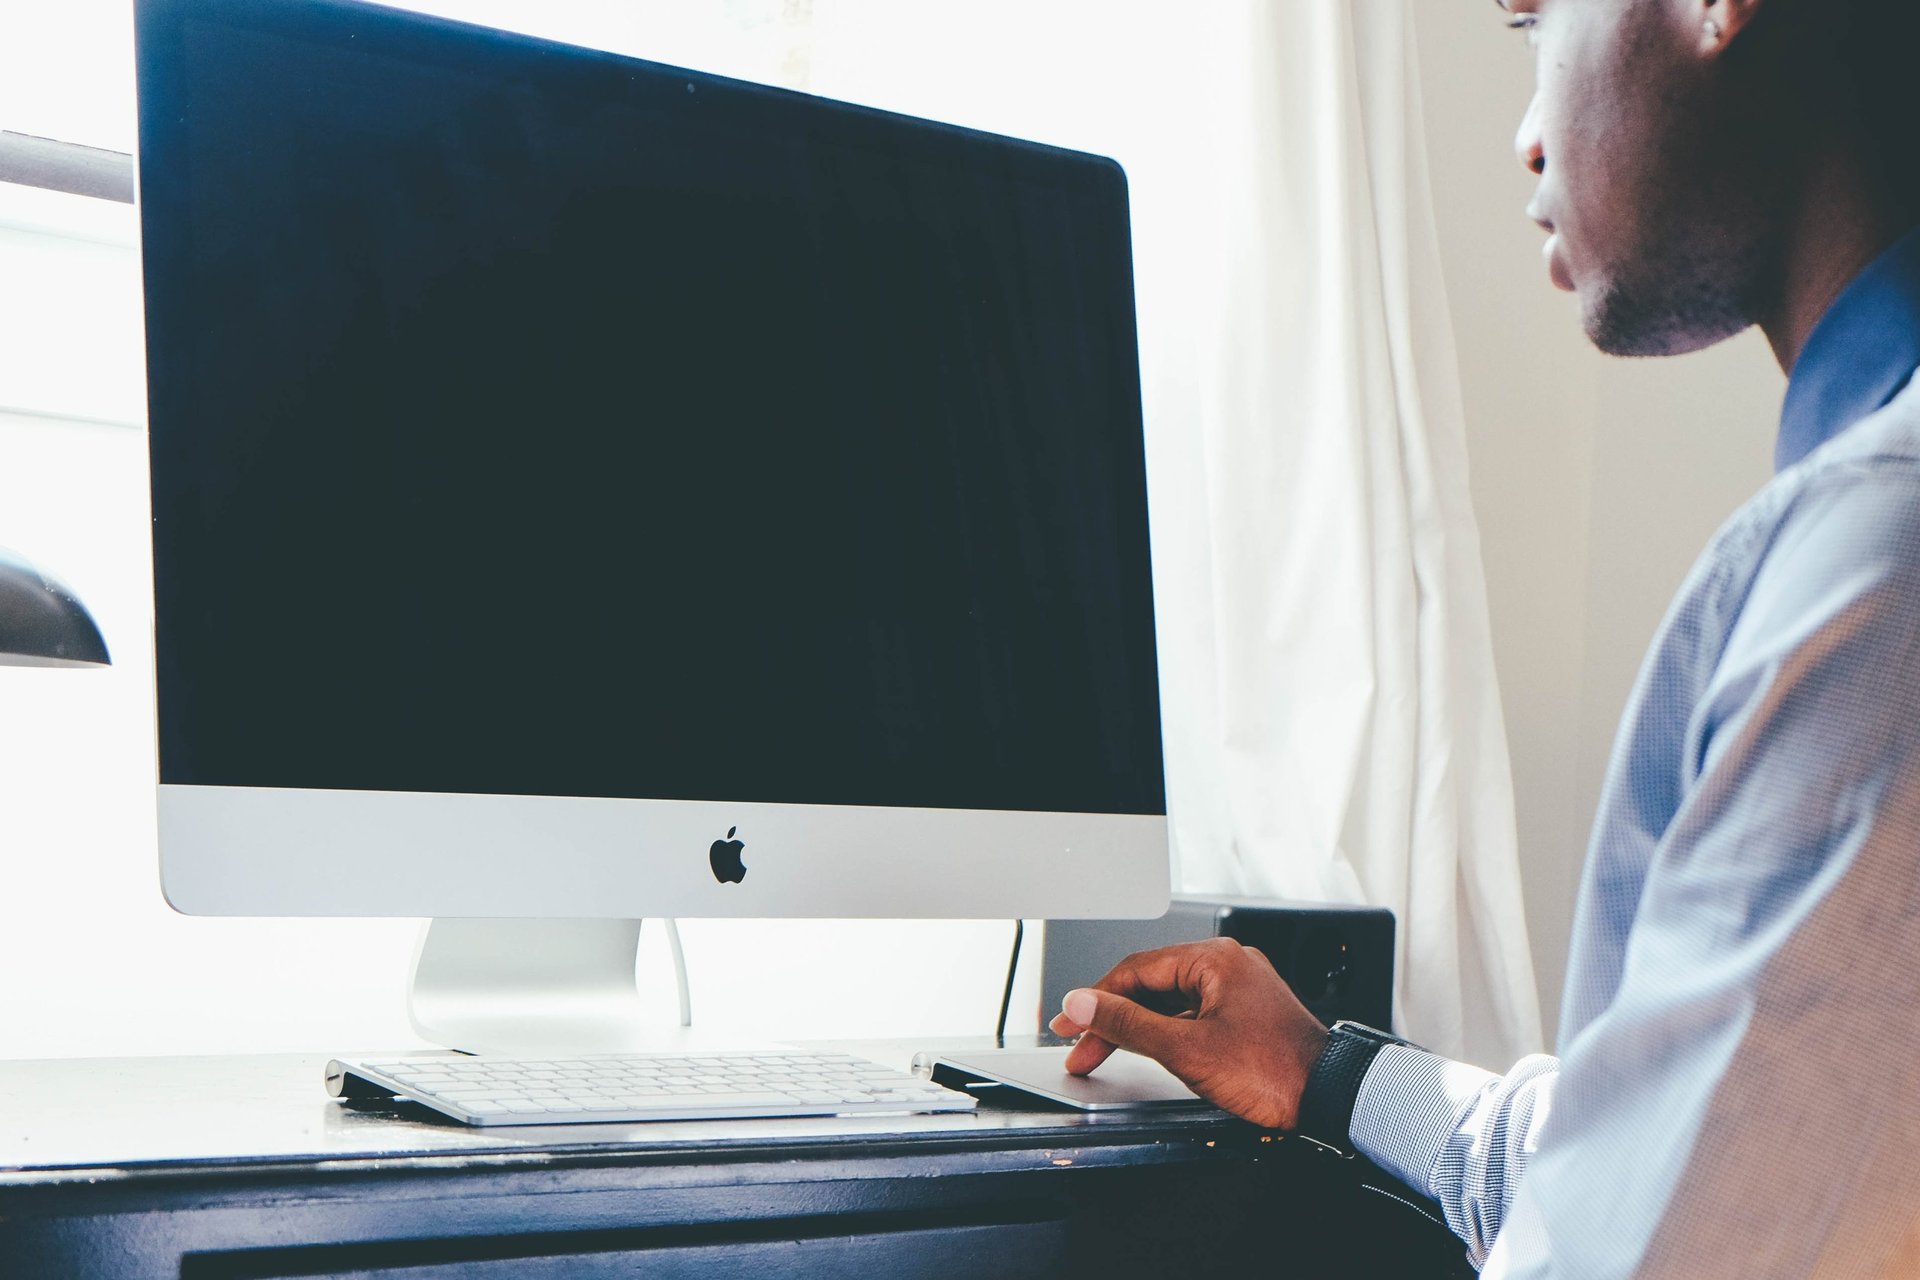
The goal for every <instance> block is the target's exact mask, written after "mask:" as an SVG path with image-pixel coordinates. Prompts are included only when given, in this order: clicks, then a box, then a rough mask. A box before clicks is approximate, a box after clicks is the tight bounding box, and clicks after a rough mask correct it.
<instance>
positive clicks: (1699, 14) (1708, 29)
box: [1684, 0, 1766, 58]
mask: <svg viewBox="0 0 1920 1280" xmlns="http://www.w3.org/2000/svg"><path fill="white" fill-rule="evenodd" d="M1765 4H1766V0H1685V2H1684V7H1685V8H1687V9H1688V10H1690V11H1691V13H1692V16H1693V18H1694V20H1695V22H1696V23H1697V24H1698V27H1699V31H1700V36H1699V42H1698V45H1697V47H1698V48H1699V50H1700V53H1701V54H1702V55H1703V56H1705V57H1709V58H1712V57H1718V56H1719V54H1720V52H1721V51H1722V50H1724V49H1726V48H1728V47H1729V46H1730V45H1732V44H1733V42H1734V41H1735V40H1736V39H1738V38H1739V35H1740V33H1741V32H1742V31H1745V30H1746V29H1747V24H1748V23H1750V22H1752V21H1753V20H1754V19H1755V18H1756V17H1758V16H1759V14H1760V9H1761V7H1762V6H1763V5H1765Z"/></svg>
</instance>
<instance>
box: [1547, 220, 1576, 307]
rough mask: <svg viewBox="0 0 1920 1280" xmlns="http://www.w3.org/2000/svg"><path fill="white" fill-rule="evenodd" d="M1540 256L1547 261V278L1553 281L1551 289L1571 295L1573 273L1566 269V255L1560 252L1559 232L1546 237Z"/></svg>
mask: <svg viewBox="0 0 1920 1280" xmlns="http://www.w3.org/2000/svg"><path fill="white" fill-rule="evenodd" d="M1540 255H1541V256H1542V257H1544V258H1545V259H1546V260H1547V276H1548V277H1549V278H1550V279H1551V280H1552V281H1553V287H1554V288H1556V289H1558V290H1560V291H1561V292H1563V293H1572V292H1573V273H1572V272H1571V271H1569V270H1568V269H1567V259H1566V255H1565V254H1563V253H1562V252H1561V245H1560V233H1559V232H1557V231H1556V232H1554V233H1553V234H1552V235H1550V236H1548V237H1547V243H1546V244H1545V245H1544V246H1542V247H1541V250H1540Z"/></svg>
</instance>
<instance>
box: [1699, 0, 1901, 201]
mask: <svg viewBox="0 0 1920 1280" xmlns="http://www.w3.org/2000/svg"><path fill="white" fill-rule="evenodd" d="M1742 46H1745V48H1742ZM1729 53H1730V54H1733V55H1738V56H1739V58H1740V59H1741V60H1742V61H1743V62H1744V63H1745V68H1746V70H1747V71H1748V72H1750V73H1751V74H1752V75H1753V76H1754V78H1755V89H1756V91H1757V92H1759V93H1762V94H1768V95H1777V98H1778V105H1779V107H1780V108H1781V112H1780V114H1779V116H1778V117H1777V118H1779V119H1781V120H1783V121H1785V122H1787V123H1788V124H1789V126H1790V127H1792V128H1796V129H1799V130H1801V131H1803V132H1814V131H1819V132H1828V131H1831V130H1833V129H1835V128H1836V127H1837V128H1838V129H1841V130H1844V131H1846V132H1850V133H1852V134H1854V135H1855V136H1857V137H1859V138H1860V139H1862V141H1863V142H1864V144H1865V146H1866V149H1867V157H1868V161H1869V163H1870V164H1871V165H1872V166H1873V168H1874V171H1875V176H1876V177H1878V178H1879V180H1880V181H1881V183H1882V184H1883V187H1884V190H1885V193H1886V195H1887V197H1888V198H1889V199H1891V200H1893V201H1895V202H1897V203H1898V204H1899V206H1900V211H1901V212H1903V213H1905V214H1907V215H1908V216H1910V217H1912V218H1913V219H1914V220H1915V221H1920V92H1916V91H1915V90H1914V88H1913V84H1914V81H1915V78H1916V75H1915V73H1916V71H1920V63H1917V62H1916V59H1920V0H1769V2H1768V3H1765V4H1763V5H1761V7H1760V12H1759V13H1758V14H1757V15H1756V16H1755V17H1754V20H1753V22H1752V23H1751V24H1750V25H1749V26H1748V28H1747V29H1746V30H1745V31H1744V32H1742V33H1741V37H1740V39H1739V41H1738V42H1737V43H1736V44H1735V46H1734V48H1733V49H1731V50H1729Z"/></svg>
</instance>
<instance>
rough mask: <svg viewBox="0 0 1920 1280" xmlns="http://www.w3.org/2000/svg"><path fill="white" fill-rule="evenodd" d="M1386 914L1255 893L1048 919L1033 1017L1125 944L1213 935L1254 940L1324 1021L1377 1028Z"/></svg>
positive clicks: (1388, 947) (1139, 946)
mask: <svg viewBox="0 0 1920 1280" xmlns="http://www.w3.org/2000/svg"><path fill="white" fill-rule="evenodd" d="M1393 930H1394V920H1393V912H1391V911H1388V910H1387V909H1386V908H1384V907H1344V906H1329V905H1326V904H1322V903H1309V902H1285V901H1280V900H1274V899H1258V898H1197V897H1182V898H1175V899H1174V900H1173V904H1172V906H1171V907H1169V908H1168V910H1167V914H1165V915H1163V916H1160V917H1159V918H1158V919H1154V920H1049V921H1047V932H1046V944H1045V948H1044V952H1043V959H1042V961H1041V974H1040V991H1041V998H1040V1025H1041V1028H1042V1030H1044V1029H1045V1027H1046V1023H1047V1020H1048V1019H1049V1018H1051V1017H1052V1016H1053V1015H1054V1014H1056V1013H1058V1012H1059V1011H1060V1001H1061V1000H1062V999H1063V998H1064V997H1065V996H1066V994H1067V992H1069V991H1071V990H1073V989H1074V988H1075V987H1084V986H1087V985H1089V984H1091V983H1093V982H1096V981H1098V980H1099V979H1100V977H1101V975H1103V974H1105V973H1106V972H1107V970H1108V969H1111V968H1112V967H1113V966H1114V965H1115V964H1116V963H1118V962H1119V961H1120V960H1121V959H1122V958H1124V957H1125V956H1127V955H1130V954H1132V953H1133V952H1135V951H1146V950H1150V949H1152V948H1154V947H1164V946H1171V945H1172V944H1174V943H1177V942H1193V941H1197V940H1199V939H1201V938H1211V937H1214V936H1216V935H1217V936H1220V937H1225V938H1232V939H1233V940H1234V941H1236V942H1240V943H1243V944H1245V945H1246V946H1249V947H1255V948H1258V949H1259V950H1260V951H1261V952H1263V953H1264V954H1265V955H1266V957H1267V959H1269V960H1271V961H1272V962H1273V967H1274V968H1275V969H1278V970H1279V971H1280V976H1281V977H1282V978H1285V979H1286V981H1287V985H1288V986H1290V987H1292V988H1293V991H1294V994H1295V995H1297V996H1299V997H1300V1001H1301V1003H1302V1004H1304V1005H1306V1006H1307V1008H1308V1009H1310V1010H1312V1011H1313V1015H1314V1016H1315V1017H1316V1018H1318V1019H1320V1021H1322V1022H1325V1023H1329V1024H1331V1023H1333V1022H1337V1021H1339V1020H1340V1019H1341V1018H1350V1019H1352V1020H1353V1021H1355V1022H1364V1023H1366V1024H1367V1025H1368V1026H1373V1027H1379V1028H1381V1029H1383V1030H1391V1029H1392V1020H1393Z"/></svg>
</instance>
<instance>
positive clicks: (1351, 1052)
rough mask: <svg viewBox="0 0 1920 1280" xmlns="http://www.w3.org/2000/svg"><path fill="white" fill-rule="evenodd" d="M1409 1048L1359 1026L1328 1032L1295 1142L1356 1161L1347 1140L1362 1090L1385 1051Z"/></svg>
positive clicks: (1304, 1095) (1310, 1076)
mask: <svg viewBox="0 0 1920 1280" xmlns="http://www.w3.org/2000/svg"><path fill="white" fill-rule="evenodd" d="M1405 1043H1406V1041H1404V1040H1402V1039H1400V1038H1399V1037H1398V1036H1395V1035H1392V1034H1389V1033H1388V1032H1385V1031H1380V1030H1377V1029H1376V1028H1373V1027H1369V1026H1366V1025H1364V1024H1362V1023H1358V1022H1344V1021H1343V1022H1336V1023H1334V1024H1333V1026H1332V1027H1330V1028H1328V1030H1327V1039H1326V1044H1325V1046H1324V1047H1323V1048H1322V1049H1321V1051H1320V1055H1319V1057H1318V1058H1316V1059H1315V1060H1314V1063H1313V1067H1312V1069H1311V1070H1309V1071H1308V1072H1307V1082H1306V1086H1305V1087H1304V1088H1303V1089H1302V1090H1301V1091H1300V1105H1299V1108H1298V1111H1297V1113H1296V1119H1295V1123H1294V1136H1296V1137H1300V1138H1305V1139H1306V1140H1307V1141H1309V1142H1311V1143H1313V1144H1314V1145H1316V1146H1319V1147H1324V1148H1326V1149H1327V1150H1329V1151H1332V1152H1335V1153H1336V1154H1338V1155H1341V1156H1351V1155H1353V1153H1354V1152H1353V1143H1352V1142H1351V1141H1350V1140H1349V1138H1348V1136H1347V1135H1348V1130H1349V1129H1350V1128H1351V1127H1352V1124H1353V1108H1354V1104H1355V1103H1356V1102H1357V1101H1358V1099H1359V1097H1360V1086H1361V1085H1362V1084H1363V1083H1364V1082H1365V1081H1366V1078H1367V1071H1368V1069H1369V1068H1370V1067H1372V1065H1373V1060H1374V1058H1376V1057H1378V1056H1379V1053H1380V1051H1381V1050H1382V1049H1384V1048H1386V1047H1387V1046H1388V1045H1393V1044H1405Z"/></svg>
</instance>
